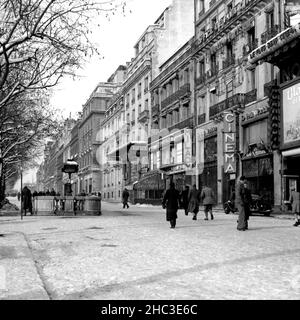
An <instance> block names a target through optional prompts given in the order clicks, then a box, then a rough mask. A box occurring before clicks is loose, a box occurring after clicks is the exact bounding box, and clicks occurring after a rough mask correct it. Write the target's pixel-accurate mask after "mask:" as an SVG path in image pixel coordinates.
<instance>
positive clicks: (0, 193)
mask: <svg viewBox="0 0 300 320" xmlns="http://www.w3.org/2000/svg"><path fill="white" fill-rule="evenodd" d="M4 199H5V175H4V170H3V165H2V164H1V165H0V205H1V202H2V201H3V200H4Z"/></svg>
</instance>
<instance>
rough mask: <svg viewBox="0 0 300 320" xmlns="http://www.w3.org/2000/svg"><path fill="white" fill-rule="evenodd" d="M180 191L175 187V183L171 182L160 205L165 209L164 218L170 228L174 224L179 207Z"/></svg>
mask: <svg viewBox="0 0 300 320" xmlns="http://www.w3.org/2000/svg"><path fill="white" fill-rule="evenodd" d="M179 202H180V193H179V191H178V190H176V189H175V184H174V183H173V182H171V184H170V189H168V190H167V191H166V193H165V195H164V198H163V202H162V206H163V209H167V212H166V219H167V221H169V222H170V225H171V228H172V229H174V228H175V226H176V219H177V211H178V208H179Z"/></svg>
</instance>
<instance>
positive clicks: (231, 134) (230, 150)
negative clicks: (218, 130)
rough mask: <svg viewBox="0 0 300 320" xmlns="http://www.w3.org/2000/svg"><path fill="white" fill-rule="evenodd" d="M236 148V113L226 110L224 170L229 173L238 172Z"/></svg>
mask: <svg viewBox="0 0 300 320" xmlns="http://www.w3.org/2000/svg"><path fill="white" fill-rule="evenodd" d="M235 149H236V132H235V115H234V114H233V113H231V112H226V113H225V114H224V172H225V173H227V174H233V173H235V172H236V161H235Z"/></svg>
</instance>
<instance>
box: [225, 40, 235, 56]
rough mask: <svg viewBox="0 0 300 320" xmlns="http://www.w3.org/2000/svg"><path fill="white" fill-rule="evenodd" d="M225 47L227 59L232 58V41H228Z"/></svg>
mask: <svg viewBox="0 0 300 320" xmlns="http://www.w3.org/2000/svg"><path fill="white" fill-rule="evenodd" d="M226 48H227V50H226V51H227V59H231V58H232V55H233V52H232V43H231V42H229V43H228V44H227V46H226Z"/></svg>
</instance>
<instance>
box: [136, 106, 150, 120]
mask: <svg viewBox="0 0 300 320" xmlns="http://www.w3.org/2000/svg"><path fill="white" fill-rule="evenodd" d="M148 119H149V110H147V109H146V110H144V111H142V112H141V113H140V115H139V118H138V121H139V122H141V123H145V122H147V120H148Z"/></svg>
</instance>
